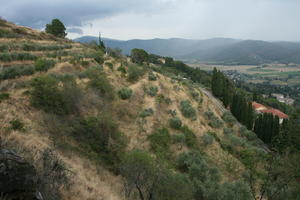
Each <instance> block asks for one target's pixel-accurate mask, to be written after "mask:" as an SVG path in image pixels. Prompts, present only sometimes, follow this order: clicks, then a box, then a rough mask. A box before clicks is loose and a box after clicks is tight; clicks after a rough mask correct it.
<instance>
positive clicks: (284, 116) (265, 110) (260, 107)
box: [252, 101, 289, 119]
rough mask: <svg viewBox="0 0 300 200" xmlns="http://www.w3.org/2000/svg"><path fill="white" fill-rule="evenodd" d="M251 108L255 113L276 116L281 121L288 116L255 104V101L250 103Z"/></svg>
mask: <svg viewBox="0 0 300 200" xmlns="http://www.w3.org/2000/svg"><path fill="white" fill-rule="evenodd" d="M252 107H253V108H254V109H255V110H256V111H257V112H264V113H272V114H273V115H276V116H278V117H279V118H281V119H286V118H288V117H289V116H288V115H286V114H285V113H283V112H281V111H280V110H277V109H275V108H271V107H268V106H264V105H263V104H260V103H257V102H255V101H253V102H252Z"/></svg>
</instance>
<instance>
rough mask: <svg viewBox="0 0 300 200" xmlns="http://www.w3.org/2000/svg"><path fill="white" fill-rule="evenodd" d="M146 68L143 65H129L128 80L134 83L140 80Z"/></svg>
mask: <svg viewBox="0 0 300 200" xmlns="http://www.w3.org/2000/svg"><path fill="white" fill-rule="evenodd" d="M144 73H145V70H144V68H143V67H142V66H138V65H129V66H128V76H127V81H129V82H131V83H133V82H136V81H138V80H139V78H140V77H141V76H143V75H144Z"/></svg>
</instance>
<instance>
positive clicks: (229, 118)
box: [222, 111, 236, 126]
mask: <svg viewBox="0 0 300 200" xmlns="http://www.w3.org/2000/svg"><path fill="white" fill-rule="evenodd" d="M222 119H223V120H224V121H225V122H227V123H228V124H229V125H230V126H233V125H234V123H236V119H235V118H234V116H233V115H232V114H231V113H230V112H228V111H226V112H224V114H223V116H222Z"/></svg>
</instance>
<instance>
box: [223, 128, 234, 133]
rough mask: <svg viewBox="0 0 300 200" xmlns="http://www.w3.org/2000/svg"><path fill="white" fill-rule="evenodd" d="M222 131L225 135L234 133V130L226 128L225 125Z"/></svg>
mask: <svg viewBox="0 0 300 200" xmlns="http://www.w3.org/2000/svg"><path fill="white" fill-rule="evenodd" d="M223 133H224V134H225V135H233V134H234V131H233V129H232V128H227V127H225V128H224V129H223Z"/></svg>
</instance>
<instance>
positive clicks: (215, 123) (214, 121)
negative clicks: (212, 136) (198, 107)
mask: <svg viewBox="0 0 300 200" xmlns="http://www.w3.org/2000/svg"><path fill="white" fill-rule="evenodd" d="M204 117H205V119H207V120H210V122H209V123H208V125H209V126H211V127H212V128H221V127H222V126H223V122H222V121H221V120H220V119H219V118H218V117H216V116H215V114H214V113H213V112H211V111H208V112H205V113H204Z"/></svg>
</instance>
